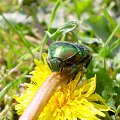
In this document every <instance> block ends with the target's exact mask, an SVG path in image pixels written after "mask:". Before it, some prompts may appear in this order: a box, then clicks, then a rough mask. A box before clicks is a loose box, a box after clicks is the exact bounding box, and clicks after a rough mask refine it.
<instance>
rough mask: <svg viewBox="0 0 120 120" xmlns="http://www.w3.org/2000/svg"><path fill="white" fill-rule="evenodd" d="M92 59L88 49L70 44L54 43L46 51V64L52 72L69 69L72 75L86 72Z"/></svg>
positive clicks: (76, 44)
mask: <svg viewBox="0 0 120 120" xmlns="http://www.w3.org/2000/svg"><path fill="white" fill-rule="evenodd" d="M91 59H92V56H91V53H90V49H89V48H88V47H86V46H84V45H80V44H78V43H70V42H55V43H53V44H51V45H50V47H49V49H48V57H47V63H48V65H49V67H50V69H51V70H52V71H55V72H60V71H62V70H63V69H69V70H70V71H72V73H77V72H78V71H80V70H81V71H84V70H86V68H87V66H88V65H89V63H90V61H91Z"/></svg>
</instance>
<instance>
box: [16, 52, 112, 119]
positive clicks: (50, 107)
mask: <svg viewBox="0 0 120 120" xmlns="http://www.w3.org/2000/svg"><path fill="white" fill-rule="evenodd" d="M45 56H46V55H45V54H44V62H42V61H37V60H35V63H36V65H37V66H36V68H35V71H33V72H32V74H33V77H32V78H31V83H29V84H27V87H28V88H27V90H26V91H25V93H24V94H22V95H21V96H20V97H17V96H16V97H15V99H16V100H17V102H18V103H19V104H17V105H16V106H15V109H16V110H17V113H18V114H19V115H21V114H22V113H23V111H24V110H25V108H26V107H27V105H28V104H29V103H30V101H31V99H32V98H33V96H34V95H35V93H36V92H37V90H38V89H39V87H40V86H41V84H42V83H43V82H44V80H45V79H46V78H47V77H48V76H49V75H50V74H51V70H50V69H49V67H48V66H47V63H46V60H45ZM80 76H81V73H78V74H77V75H76V77H75V79H74V80H73V81H71V82H70V83H69V84H66V85H63V86H62V87H61V88H60V89H59V90H58V91H56V92H55V93H54V95H53V96H52V97H51V99H50V100H49V102H48V104H47V105H46V106H45V108H44V110H43V112H42V113H41V114H40V116H39V120H49V119H50V118H51V120H67V119H68V120H77V118H79V119H81V120H99V117H98V116H101V117H105V114H104V112H103V111H108V110H110V108H109V107H108V106H107V105H106V103H105V100H104V99H103V98H102V97H101V96H99V95H98V94H97V93H94V91H95V88H96V77H93V78H91V79H89V80H84V81H82V82H81V83H80V84H78V81H79V79H80Z"/></svg>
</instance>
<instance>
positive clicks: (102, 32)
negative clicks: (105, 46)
mask: <svg viewBox="0 0 120 120" xmlns="http://www.w3.org/2000/svg"><path fill="white" fill-rule="evenodd" d="M85 22H86V23H87V24H88V25H89V26H90V27H91V28H92V29H93V30H94V32H95V34H96V36H98V37H99V38H101V39H102V40H103V41H104V42H105V41H106V40H107V39H108V37H109V36H110V34H111V32H110V30H109V27H108V25H107V20H106V19H105V17H103V16H93V17H91V18H89V19H87V20H85Z"/></svg>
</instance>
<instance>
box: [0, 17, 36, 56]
mask: <svg viewBox="0 0 120 120" xmlns="http://www.w3.org/2000/svg"><path fill="white" fill-rule="evenodd" d="M1 16H2V17H3V19H4V20H5V22H6V23H7V25H8V26H9V27H10V28H11V30H12V31H13V32H15V33H16V34H17V35H18V36H19V37H20V38H21V41H22V42H23V44H24V45H25V47H26V48H27V49H28V51H29V53H30V54H31V55H32V57H34V54H33V53H32V51H31V49H30V48H29V46H28V44H27V40H26V38H25V37H24V35H23V34H21V33H20V32H19V31H18V30H17V29H16V28H15V27H13V25H12V24H11V23H10V22H9V21H8V20H7V19H6V18H5V17H4V15H1Z"/></svg>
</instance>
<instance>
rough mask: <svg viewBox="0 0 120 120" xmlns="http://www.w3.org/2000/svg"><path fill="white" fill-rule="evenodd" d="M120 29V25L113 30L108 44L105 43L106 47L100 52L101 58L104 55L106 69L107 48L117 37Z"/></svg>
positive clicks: (107, 41)
mask: <svg viewBox="0 0 120 120" xmlns="http://www.w3.org/2000/svg"><path fill="white" fill-rule="evenodd" d="M119 27H120V24H119V25H117V26H116V27H115V29H114V30H113V32H112V33H111V35H110V36H109V38H108V39H107V40H106V43H105V45H104V47H103V48H102V50H101V51H100V54H99V57H100V56H103V55H104V69H106V55H107V46H108V44H109V43H110V41H111V40H112V38H113V36H114V35H115V33H116V31H117V30H118V29H119Z"/></svg>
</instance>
